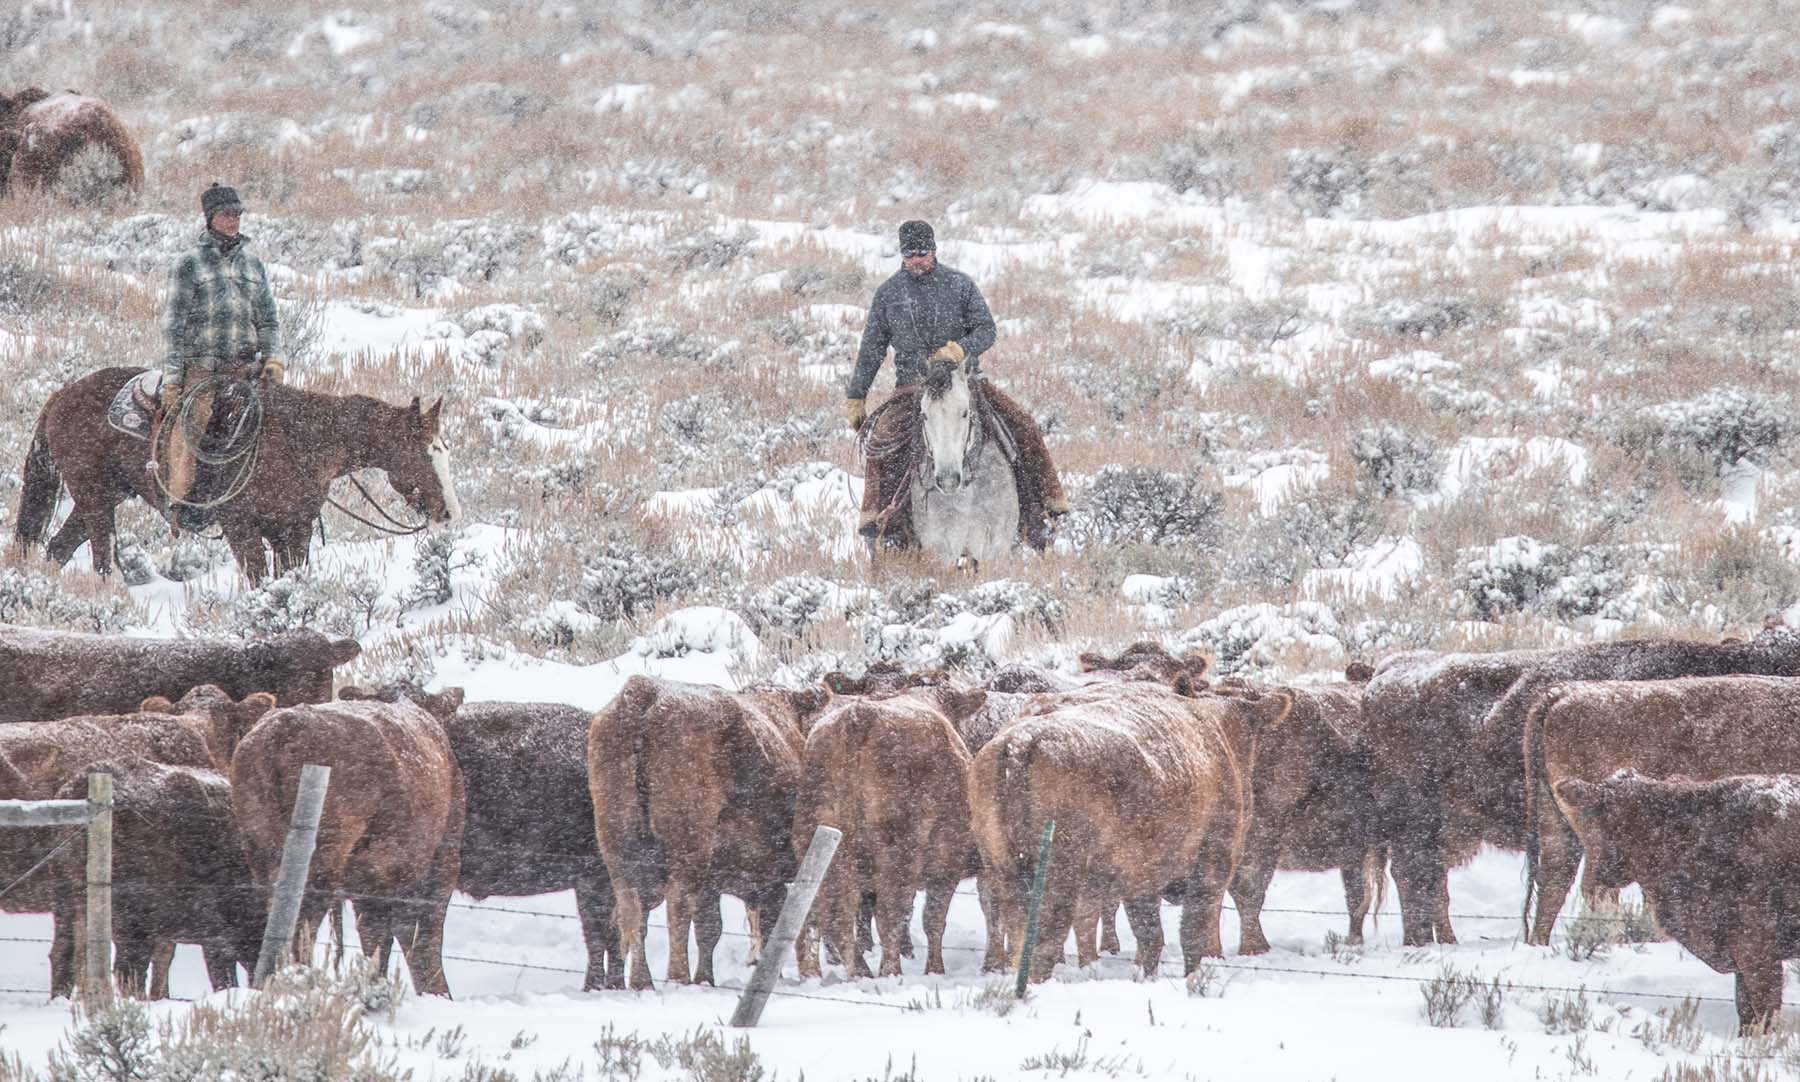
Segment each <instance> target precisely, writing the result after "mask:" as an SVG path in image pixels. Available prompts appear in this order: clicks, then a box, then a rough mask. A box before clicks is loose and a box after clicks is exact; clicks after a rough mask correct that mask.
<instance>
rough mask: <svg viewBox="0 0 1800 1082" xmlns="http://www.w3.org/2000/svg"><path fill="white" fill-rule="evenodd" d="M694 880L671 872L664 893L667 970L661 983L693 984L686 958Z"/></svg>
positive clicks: (692, 915)
mask: <svg viewBox="0 0 1800 1082" xmlns="http://www.w3.org/2000/svg"><path fill="white" fill-rule="evenodd" d="M697 878H698V877H694V876H688V875H683V874H681V873H680V872H678V871H677V870H676V869H674V868H670V869H669V885H668V888H667V889H666V890H665V892H664V898H665V899H666V900H667V901H668V908H667V909H665V910H664V912H665V913H666V914H667V919H668V925H669V968H668V972H667V973H666V974H665V975H664V979H665V980H671V981H675V982H677V983H680V984H691V983H693V980H694V969H693V965H692V964H691V963H690V962H689V956H688V935H689V934H690V933H691V932H692V930H693V927H694V895H695V893H696V891H697V890H698V886H697V885H696V880H697Z"/></svg>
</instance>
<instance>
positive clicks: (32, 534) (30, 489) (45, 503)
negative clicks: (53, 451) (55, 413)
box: [13, 404, 62, 552]
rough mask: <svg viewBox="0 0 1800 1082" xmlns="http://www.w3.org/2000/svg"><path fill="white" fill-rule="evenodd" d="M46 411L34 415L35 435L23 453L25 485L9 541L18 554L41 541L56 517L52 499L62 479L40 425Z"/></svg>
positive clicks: (45, 418) (53, 499)
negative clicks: (35, 418)
mask: <svg viewBox="0 0 1800 1082" xmlns="http://www.w3.org/2000/svg"><path fill="white" fill-rule="evenodd" d="M49 415H50V407H49V405H48V404H46V405H45V407H44V411H43V412H42V413H39V414H38V423H37V431H36V432H35V433H33V434H32V437H31V450H29V451H27V452H25V483H24V485H23V486H22V487H21V488H20V489H19V513H18V514H17V515H15V516H14V520H13V521H14V525H13V538H14V540H15V541H16V542H17V543H18V546H19V549H20V551H22V552H29V551H30V550H31V548H32V546H34V545H36V544H38V543H39V542H41V541H42V540H43V539H44V531H45V530H47V529H48V528H49V526H50V517H51V516H52V515H53V514H55V513H56V497H57V494H58V493H59V492H61V491H62V475H61V474H60V473H58V472H57V469H56V462H55V460H54V459H52V458H51V457H50V439H49V437H48V436H47V435H45V431H44V422H45V421H46V420H48V418H49Z"/></svg>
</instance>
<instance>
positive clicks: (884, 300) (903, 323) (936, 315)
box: [845, 249, 994, 399]
mask: <svg viewBox="0 0 1800 1082" xmlns="http://www.w3.org/2000/svg"><path fill="white" fill-rule="evenodd" d="M926 251H927V254H926V255H925V256H923V257H919V256H915V257H912V258H910V259H907V261H906V263H907V265H905V266H902V267H901V268H900V269H899V270H897V271H895V272H894V273H893V275H892V276H891V277H889V278H888V280H887V281H885V282H883V283H881V286H880V288H878V289H876V290H875V299H874V300H873V301H871V302H870V303H869V320H868V322H867V323H865V324H864V325H863V334H862V347H861V348H860V349H858V350H857V351H856V370H855V371H854V372H851V373H850V383H849V385H848V386H847V387H846V388H845V393H846V395H847V397H849V398H853V399H862V398H867V397H868V395H869V387H870V385H872V384H873V383H874V382H875V374H876V373H877V372H879V371H880V370H881V365H882V362H883V361H885V360H887V352H888V348H889V347H890V346H891V347H892V348H893V350H894V384H895V386H898V387H905V386H908V385H910V384H914V383H917V382H919V381H920V380H922V379H924V378H925V359H926V358H927V357H930V356H931V355H932V354H933V353H935V352H937V350H938V348H939V347H941V346H943V345H944V344H945V343H946V342H955V343H956V344H957V345H958V346H959V347H961V349H962V352H963V356H964V357H965V358H967V361H966V363H968V364H969V365H970V369H971V374H973V373H974V372H975V371H979V365H980V360H979V358H980V357H981V355H982V354H983V353H986V352H987V351H988V350H989V349H991V348H992V347H993V345H994V317H993V315H992V314H991V313H989V312H988V306H987V301H986V300H984V299H983V298H982V296H981V290H980V289H979V288H977V287H976V285H975V280H974V279H973V278H970V277H969V276H968V275H966V274H964V273H963V272H962V271H959V270H957V269H956V268H955V267H946V266H944V265H943V264H941V263H938V262H936V256H935V255H934V254H931V252H930V250H929V249H927V250H926ZM927 260H929V261H930V262H929V265H926V266H921V267H919V268H918V269H915V267H914V265H913V264H925V263H926V262H927Z"/></svg>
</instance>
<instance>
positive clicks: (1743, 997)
mask: <svg viewBox="0 0 1800 1082" xmlns="http://www.w3.org/2000/svg"><path fill="white" fill-rule="evenodd" d="M1733 953H1734V955H1735V956H1736V957H1737V958H1739V959H1742V958H1744V957H1745V956H1746V955H1748V957H1749V958H1750V959H1751V961H1749V962H1748V963H1746V962H1743V961H1739V962H1738V971H1737V981H1736V982H1735V983H1736V992H1737V1010H1738V1036H1740V1037H1745V1036H1749V1035H1750V1034H1752V1033H1754V1032H1756V1031H1758V1030H1760V1029H1763V1028H1765V1027H1767V1026H1768V1025H1770V1024H1771V1023H1772V1022H1774V1021H1775V1019H1776V1017H1777V1016H1778V1015H1779V1014H1780V1013H1781V983H1782V975H1783V974H1782V968H1781V960H1780V959H1775V960H1773V961H1769V960H1767V959H1766V958H1764V957H1761V956H1760V953H1753V952H1750V951H1734V952H1733Z"/></svg>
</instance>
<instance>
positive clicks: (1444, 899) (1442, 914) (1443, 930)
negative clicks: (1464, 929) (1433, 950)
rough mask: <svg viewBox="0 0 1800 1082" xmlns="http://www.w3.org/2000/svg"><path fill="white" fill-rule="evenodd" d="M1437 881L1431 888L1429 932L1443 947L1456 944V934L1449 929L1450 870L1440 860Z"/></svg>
mask: <svg viewBox="0 0 1800 1082" xmlns="http://www.w3.org/2000/svg"><path fill="white" fill-rule="evenodd" d="M1437 869H1438V872H1437V881H1436V883H1435V885H1434V886H1433V887H1432V898H1431V904H1432V908H1431V912H1432V917H1431V932H1432V934H1433V935H1434V936H1436V937H1437V941H1438V942H1439V943H1441V944H1443V945H1445V946H1452V945H1454V944H1455V943H1456V932H1455V930H1454V929H1452V928H1451V927H1450V869H1448V868H1446V867H1444V862H1443V861H1442V860H1439V861H1438V865H1437Z"/></svg>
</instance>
